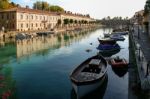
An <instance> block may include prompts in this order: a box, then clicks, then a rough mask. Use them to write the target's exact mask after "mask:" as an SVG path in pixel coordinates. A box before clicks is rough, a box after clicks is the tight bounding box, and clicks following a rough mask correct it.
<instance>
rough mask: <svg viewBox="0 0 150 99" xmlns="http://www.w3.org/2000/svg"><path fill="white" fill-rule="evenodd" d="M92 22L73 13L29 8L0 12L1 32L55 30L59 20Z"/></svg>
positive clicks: (88, 18) (83, 16) (86, 17)
mask: <svg viewBox="0 0 150 99" xmlns="http://www.w3.org/2000/svg"><path fill="white" fill-rule="evenodd" d="M66 18H67V19H73V20H77V21H80V20H86V21H88V22H89V21H92V20H93V19H91V18H90V17H88V16H85V15H79V14H72V13H71V12H64V13H57V12H49V11H42V10H36V9H29V8H12V9H7V10H2V11H0V30H8V31H28V30H30V31H34V30H50V29H53V28H55V26H56V25H57V22H58V20H59V19H60V20H61V24H63V20H64V19H66Z"/></svg>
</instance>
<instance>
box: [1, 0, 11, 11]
mask: <svg viewBox="0 0 150 99" xmlns="http://www.w3.org/2000/svg"><path fill="white" fill-rule="evenodd" d="M9 5H10V4H9V0H0V9H8V8H9Z"/></svg>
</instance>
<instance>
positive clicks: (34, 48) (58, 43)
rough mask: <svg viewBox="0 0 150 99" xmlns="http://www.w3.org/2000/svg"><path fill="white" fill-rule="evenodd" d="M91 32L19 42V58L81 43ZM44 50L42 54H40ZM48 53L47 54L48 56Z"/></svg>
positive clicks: (70, 32) (69, 33) (71, 33)
mask: <svg viewBox="0 0 150 99" xmlns="http://www.w3.org/2000/svg"><path fill="white" fill-rule="evenodd" d="M88 31H90V30H85V31H82V32H81V31H80V32H79V31H69V32H65V33H59V34H52V35H49V36H47V37H45V36H43V37H36V38H32V39H24V40H18V41H17V46H16V47H17V58H20V57H22V56H26V55H30V54H32V53H35V52H39V54H41V53H42V54H43V52H49V50H54V49H59V48H61V47H64V46H69V45H70V44H71V43H73V42H79V41H80V40H81V39H82V38H85V37H87V36H88V34H89V33H90V32H88ZM41 50H42V52H40V51H41ZM46 54H47V53H45V55H46Z"/></svg>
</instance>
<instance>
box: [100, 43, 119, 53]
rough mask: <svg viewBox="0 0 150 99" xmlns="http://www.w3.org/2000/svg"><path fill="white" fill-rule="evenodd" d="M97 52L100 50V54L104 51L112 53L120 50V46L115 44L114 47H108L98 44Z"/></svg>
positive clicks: (108, 45)
mask: <svg viewBox="0 0 150 99" xmlns="http://www.w3.org/2000/svg"><path fill="white" fill-rule="evenodd" d="M97 49H98V50H100V52H104V51H106V52H107V51H114V50H118V49H120V46H119V45H118V44H117V43H116V44H114V45H110V44H104V45H103V44H99V46H98V47H97Z"/></svg>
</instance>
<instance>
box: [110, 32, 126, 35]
mask: <svg viewBox="0 0 150 99" xmlns="http://www.w3.org/2000/svg"><path fill="white" fill-rule="evenodd" d="M128 33H129V32H128V31H120V32H112V33H111V34H112V35H113V34H117V35H127V34H128Z"/></svg>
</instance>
